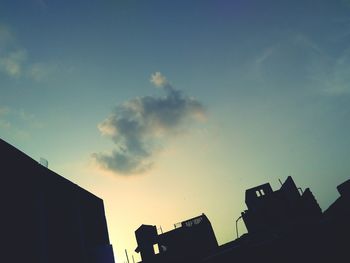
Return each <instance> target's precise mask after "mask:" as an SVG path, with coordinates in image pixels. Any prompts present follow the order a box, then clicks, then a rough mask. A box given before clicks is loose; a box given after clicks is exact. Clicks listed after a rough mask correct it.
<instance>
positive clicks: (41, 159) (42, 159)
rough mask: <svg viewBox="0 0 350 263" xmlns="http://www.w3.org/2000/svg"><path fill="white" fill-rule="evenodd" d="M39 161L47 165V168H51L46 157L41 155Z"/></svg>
mask: <svg viewBox="0 0 350 263" xmlns="http://www.w3.org/2000/svg"><path fill="white" fill-rule="evenodd" d="M39 163H40V164H41V165H42V166H44V167H46V168H49V161H48V160H46V159H45V158H42V157H40V160H39Z"/></svg>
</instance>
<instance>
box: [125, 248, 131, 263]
mask: <svg viewBox="0 0 350 263" xmlns="http://www.w3.org/2000/svg"><path fill="white" fill-rule="evenodd" d="M125 255H126V259H127V260H128V263H130V262H129V257H128V251H127V250H126V249H125Z"/></svg>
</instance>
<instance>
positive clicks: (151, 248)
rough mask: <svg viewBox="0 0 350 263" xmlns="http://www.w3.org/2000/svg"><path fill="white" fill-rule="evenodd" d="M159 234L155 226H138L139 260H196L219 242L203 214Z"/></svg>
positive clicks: (212, 250) (209, 251)
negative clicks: (140, 258)
mask: <svg viewBox="0 0 350 263" xmlns="http://www.w3.org/2000/svg"><path fill="white" fill-rule="evenodd" d="M175 226H176V228H175V229H173V230H171V231H168V232H165V233H161V234H158V233H157V228H156V226H152V225H141V226H140V227H139V228H138V229H137V230H136V231H135V236H136V240H137V244H138V247H137V248H136V250H135V251H136V252H139V253H140V254H141V257H142V262H145V263H147V262H196V261H198V260H200V259H202V258H204V257H205V256H207V255H209V254H210V253H212V252H214V251H215V250H216V249H217V247H218V243H217V241H216V237H215V234H214V231H213V228H212V226H211V223H210V221H209V219H208V218H207V217H206V215H205V214H202V215H200V216H197V217H194V218H191V219H189V220H186V221H183V222H181V223H178V224H175Z"/></svg>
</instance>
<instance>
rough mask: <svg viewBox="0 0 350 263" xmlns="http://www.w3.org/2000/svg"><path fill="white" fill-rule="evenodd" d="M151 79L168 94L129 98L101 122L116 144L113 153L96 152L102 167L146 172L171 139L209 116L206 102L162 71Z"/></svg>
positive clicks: (118, 171) (103, 129)
mask: <svg viewBox="0 0 350 263" xmlns="http://www.w3.org/2000/svg"><path fill="white" fill-rule="evenodd" d="M151 82H152V83H154V84H155V85H156V86H157V87H164V89H163V90H164V92H165V96H162V97H156V96H144V97H137V98H134V99H131V100H128V101H126V102H124V103H123V104H121V105H119V106H118V107H116V108H115V110H114V111H113V112H112V113H111V114H110V116H108V117H107V118H106V119H105V120H104V121H103V122H101V123H100V124H98V129H99V131H100V132H101V134H102V135H104V136H107V137H109V138H111V140H112V141H113V142H114V144H115V149H114V150H113V152H112V153H94V154H93V157H94V159H95V160H96V161H97V162H98V163H99V164H100V166H101V167H102V168H104V169H107V170H110V171H113V172H114V173H116V174H124V175H130V174H137V173H142V172H145V171H147V170H149V169H150V168H152V166H153V164H154V157H155V154H156V153H157V152H158V151H159V150H160V149H161V148H162V145H163V143H165V142H166V140H167V139H169V138H170V137H172V136H174V135H176V134H179V133H182V132H184V131H186V130H187V129H188V127H190V124H191V123H192V122H198V121H201V120H203V119H204V118H205V116H206V112H205V108H204V106H203V105H202V104H201V103H200V102H199V101H198V100H196V99H194V98H190V97H187V96H185V95H183V93H182V92H181V91H180V90H177V89H175V88H174V87H172V86H171V85H170V84H169V82H168V81H167V80H166V78H165V77H164V76H163V75H161V73H160V72H156V73H155V74H152V76H151Z"/></svg>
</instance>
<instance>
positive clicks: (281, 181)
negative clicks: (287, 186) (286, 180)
mask: <svg viewBox="0 0 350 263" xmlns="http://www.w3.org/2000/svg"><path fill="white" fill-rule="evenodd" d="M278 181H279V182H280V184H281V186H282V185H283V184H282V181H281V179H279V178H278Z"/></svg>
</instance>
